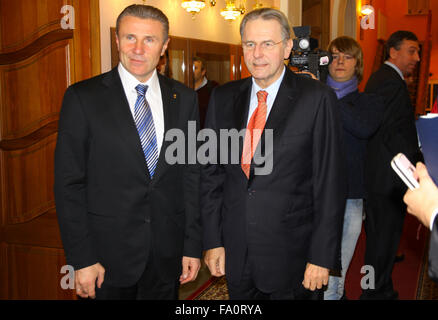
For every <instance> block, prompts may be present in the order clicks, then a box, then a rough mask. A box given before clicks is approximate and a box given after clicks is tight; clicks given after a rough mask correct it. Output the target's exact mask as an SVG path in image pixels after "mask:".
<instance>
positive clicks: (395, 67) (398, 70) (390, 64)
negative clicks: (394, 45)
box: [385, 61, 405, 81]
mask: <svg viewBox="0 0 438 320" xmlns="http://www.w3.org/2000/svg"><path fill="white" fill-rule="evenodd" d="M385 64H386V65H388V66H390V67H391V68H393V69H394V70H395V71H397V73H398V74H399V76H400V77H401V78H402V79H403V81H405V77H404V76H403V73H402V72H401V71H400V69H399V68H398V67H397V66H396V65H395V64H393V63H391V62H389V61H385Z"/></svg>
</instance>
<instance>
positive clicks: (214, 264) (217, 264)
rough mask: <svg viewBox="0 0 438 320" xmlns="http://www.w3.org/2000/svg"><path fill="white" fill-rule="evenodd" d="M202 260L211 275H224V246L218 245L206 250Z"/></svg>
mask: <svg viewBox="0 0 438 320" xmlns="http://www.w3.org/2000/svg"><path fill="white" fill-rule="evenodd" d="M204 262H205V264H206V265H207V267H208V269H209V270H210V273H211V275H212V276H215V277H221V276H223V275H225V248H224V247H218V248H214V249H210V250H207V252H206V253H205V257H204Z"/></svg>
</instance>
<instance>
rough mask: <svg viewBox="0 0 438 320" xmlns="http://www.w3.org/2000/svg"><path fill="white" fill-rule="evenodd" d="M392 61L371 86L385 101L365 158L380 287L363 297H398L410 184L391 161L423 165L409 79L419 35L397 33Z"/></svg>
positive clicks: (370, 258) (371, 246) (370, 252)
mask: <svg viewBox="0 0 438 320" xmlns="http://www.w3.org/2000/svg"><path fill="white" fill-rule="evenodd" d="M386 51H387V61H386V62H385V64H383V65H382V66H381V68H380V69H379V70H378V71H376V72H375V73H374V74H372V75H371V77H370V79H369V80H368V83H367V85H366V88H365V92H367V93H375V94H378V95H380V96H381V97H382V98H383V99H384V104H385V111H384V115H383V121H382V124H381V126H380V129H379V130H378V131H377V132H376V134H375V135H374V136H373V137H372V138H371V139H370V140H369V143H368V148H367V156H366V159H365V184H366V191H367V194H368V195H367V198H366V203H365V211H366V219H365V231H366V237H367V240H366V251H365V265H370V266H372V267H373V268H374V275H375V286H374V287H370V288H363V292H362V295H361V299H383V300H386V299H396V298H397V297H398V294H397V292H395V291H394V289H393V284H392V279H391V273H392V268H393V265H394V259H395V256H396V253H397V247H398V245H399V242H400V237H401V233H402V229H403V221H404V217H405V214H406V206H405V205H404V204H403V200H402V199H403V194H404V193H405V192H406V186H405V185H404V184H403V182H402V181H401V180H400V179H399V177H398V176H397V174H396V173H395V172H394V171H393V170H392V168H391V160H392V158H393V157H394V156H395V155H397V154H398V153H400V152H401V153H404V154H405V155H406V156H407V157H408V158H409V159H410V161H411V162H412V163H416V162H417V161H421V160H422V159H423V158H422V154H421V152H420V149H419V147H418V138H417V131H416V127H415V116H414V108H413V106H412V104H411V99H410V97H409V92H408V88H407V85H406V82H405V80H404V77H405V76H407V75H409V74H410V73H412V71H413V70H414V69H415V66H416V65H417V63H418V61H419V60H420V58H419V45H418V41H417V37H416V36H415V34H413V33H412V32H409V31H397V32H395V33H394V34H392V35H391V36H390V37H389V39H388V41H387V43H386Z"/></svg>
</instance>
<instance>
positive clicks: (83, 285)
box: [75, 263, 105, 299]
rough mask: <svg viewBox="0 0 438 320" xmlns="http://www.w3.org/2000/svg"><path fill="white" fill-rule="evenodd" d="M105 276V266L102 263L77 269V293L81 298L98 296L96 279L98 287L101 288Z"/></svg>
mask: <svg viewBox="0 0 438 320" xmlns="http://www.w3.org/2000/svg"><path fill="white" fill-rule="evenodd" d="M104 276H105V268H104V267H102V265H101V264H100V263H96V264H93V265H92V266H89V267H86V268H82V269H79V270H76V271H75V288H76V293H77V294H78V296H80V297H81V298H91V299H94V298H96V291H95V287H96V279H97V287H98V288H100V287H101V286H102V283H103V279H104Z"/></svg>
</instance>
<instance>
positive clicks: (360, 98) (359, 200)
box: [324, 36, 384, 300]
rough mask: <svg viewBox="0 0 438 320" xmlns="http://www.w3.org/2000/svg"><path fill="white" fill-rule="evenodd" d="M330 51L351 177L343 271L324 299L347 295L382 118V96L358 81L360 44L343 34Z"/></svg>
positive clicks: (331, 280) (331, 83)
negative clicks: (370, 154) (367, 166)
mask: <svg viewBox="0 0 438 320" xmlns="http://www.w3.org/2000/svg"><path fill="white" fill-rule="evenodd" d="M327 51H329V52H330V53H331V54H332V56H333V62H332V63H331V64H330V65H329V75H328V77H327V85H328V86H330V87H331V88H332V89H333V90H334V91H335V93H336V96H337V97H338V107H339V111H340V113H341V118H342V125H343V131H344V132H343V138H344V148H345V155H346V164H347V176H348V196H347V200H346V205H345V213H344V226H343V233H342V245H341V265H342V270H341V274H338V275H331V276H330V277H329V283H328V288H327V290H326V291H325V292H324V299H325V300H339V299H342V298H345V299H346V297H345V290H344V282H345V276H346V274H347V271H348V267H349V265H350V262H351V259H352V257H353V254H354V250H355V248H356V243H357V240H358V238H359V235H360V232H361V229H362V216H363V201H364V198H365V196H366V194H365V187H364V159H365V151H366V144H367V140H368V139H369V138H370V137H371V136H372V135H373V134H374V133H375V132H376V130H377V128H378V127H379V125H380V122H381V119H382V117H383V111H384V109H383V108H384V106H383V101H382V100H381V98H380V97H378V96H376V95H371V94H365V93H360V92H359V90H358V84H359V83H360V81H361V80H362V77H363V52H362V48H361V47H360V45H359V43H357V41H356V40H354V39H353V38H350V37H346V36H342V37H338V38H336V39H334V40H333V41H332V42H330V44H329V46H328V49H327Z"/></svg>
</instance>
